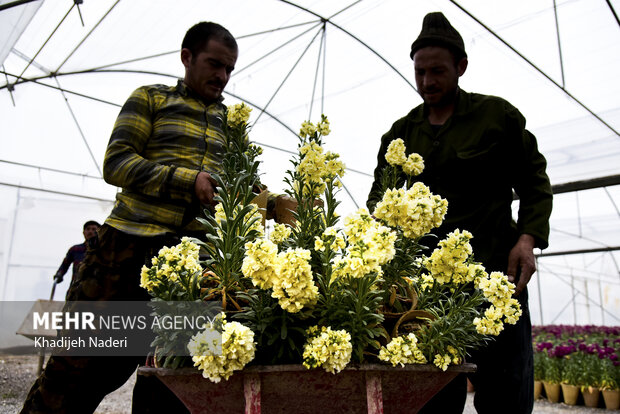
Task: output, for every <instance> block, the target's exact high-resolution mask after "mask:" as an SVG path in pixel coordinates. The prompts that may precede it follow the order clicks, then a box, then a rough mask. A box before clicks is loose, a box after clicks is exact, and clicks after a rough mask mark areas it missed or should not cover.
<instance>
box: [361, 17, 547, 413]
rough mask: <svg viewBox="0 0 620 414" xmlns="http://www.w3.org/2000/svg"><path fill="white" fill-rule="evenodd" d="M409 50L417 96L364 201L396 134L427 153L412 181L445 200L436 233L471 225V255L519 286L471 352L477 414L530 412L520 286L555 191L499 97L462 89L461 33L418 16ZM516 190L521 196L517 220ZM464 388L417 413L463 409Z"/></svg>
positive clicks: (386, 139)
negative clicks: (515, 317)
mask: <svg viewBox="0 0 620 414" xmlns="http://www.w3.org/2000/svg"><path fill="white" fill-rule="evenodd" d="M410 57H411V58H412V59H413V63H414V70H415V79H416V85H417V88H418V93H419V94H420V96H421V97H422V99H423V103H422V104H421V105H419V106H417V107H416V108H414V109H413V110H411V112H409V114H407V115H406V116H405V117H403V118H401V119H399V120H398V121H396V122H395V123H394V124H393V125H392V128H391V129H390V130H389V131H388V132H387V133H386V134H385V135H383V137H382V138H381V146H380V149H379V154H378V157H377V167H376V169H375V180H374V183H373V185H372V189H371V191H370V194H369V196H368V202H367V205H368V208H369V210H370V211H372V210H373V209H374V207H375V204H376V203H377V202H378V201H379V198H380V173H381V171H382V170H383V167H384V166H385V165H386V163H387V162H386V160H385V153H386V150H387V147H388V145H389V144H390V142H391V141H392V140H394V139H397V138H402V139H403V140H404V142H405V145H406V149H407V153H408V154H410V153H412V152H416V153H418V154H420V155H421V156H422V157H423V158H424V163H425V168H424V171H423V173H422V174H421V175H419V176H418V177H417V179H418V180H419V181H421V182H423V183H424V184H426V185H427V186H429V187H430V190H431V191H432V192H433V193H435V194H438V195H440V196H442V197H443V198H445V199H447V200H448V203H449V204H448V212H447V214H446V216H445V220H444V223H443V225H442V226H441V227H440V228H439V229H438V230H437V231H436V232H434V233H435V234H437V235H438V236H439V239H441V238H443V237H444V236H446V235H447V233H449V232H451V231H453V230H455V229H457V228H459V229H461V230H468V231H470V232H471V233H472V234H473V236H474V238H473V239H472V241H471V244H472V247H473V250H474V255H475V259H476V260H477V261H480V262H482V264H483V265H484V266H485V268H486V270H487V271H488V272H491V271H501V272H504V273H505V274H507V275H508V278H509V280H510V281H512V282H513V283H515V284H516V290H515V295H516V297H517V298H518V300H519V302H520V304H521V307H522V310H523V315H522V316H521V318H520V319H519V321H518V323H517V324H516V325H505V326H504V331H503V332H502V333H501V334H500V335H499V336H498V337H497V338H496V340H495V341H492V342H491V343H490V344H489V345H488V346H486V347H484V348H483V349H481V350H480V351H478V352H475V353H474V354H473V355H472V357H471V358H469V359H468V361H469V362H473V363H475V364H477V366H478V369H477V371H476V372H475V373H474V374H472V375H470V380H471V382H472V384H473V385H474V387H475V390H476V394H475V397H474V405H475V407H476V409H477V411H478V413H497V412H502V413H530V412H531V411H532V408H533V404H534V400H533V388H534V386H533V352H532V337H531V322H530V317H529V310H528V303H527V301H528V293H527V287H526V286H527V283H528V282H529V280H530V278H531V276H532V274H533V273H534V271H535V270H536V269H535V258H534V253H533V249H534V247H538V248H541V249H543V248H546V247H547V245H548V241H547V239H548V236H549V216H550V214H551V207H552V192H551V185H550V183H549V178H548V176H547V174H546V172H545V169H546V160H545V158H544V157H543V156H542V155H541V154H540V152H539V151H538V148H537V143H536V139H535V137H534V136H533V135H532V134H531V133H530V132H529V131H527V130H526V129H525V118H524V117H523V116H522V115H521V113H520V112H519V111H518V110H517V109H516V108H515V107H513V106H512V105H511V104H510V103H508V102H507V101H505V100H504V99H502V98H498V97H495V96H485V95H480V94H476V93H468V92H465V91H463V90H462V89H460V88H459V86H458V81H459V78H460V77H461V76H462V75H463V74H464V73H465V70H466V69H467V63H468V61H467V54H466V53H465V47H464V43H463V39H462V37H461V35H460V34H459V33H458V32H457V31H456V30H455V29H454V28H453V27H452V25H451V24H450V22H449V21H448V20H447V19H446V18H445V16H444V15H443V14H442V13H438V12H437V13H429V14H427V15H426V16H425V18H424V21H423V24H422V30H421V32H420V35H419V36H418V38H417V39H416V40H415V41H414V42H413V44H412V45H411V54H410ZM513 190H514V191H515V192H516V193H517V194H518V196H519V212H518V220H517V221H516V222H515V221H514V220H513V219H512V210H511V205H512V200H513ZM466 392H467V387H466V379H465V377H464V376H462V375H461V376H460V377H457V378H456V379H455V380H454V381H452V383H450V384H449V385H448V386H447V387H446V388H444V390H442V391H441V392H440V393H439V394H438V395H436V396H435V397H434V398H433V399H432V400H431V401H430V402H429V403H428V404H427V405H426V406H425V407H424V408H423V409H422V411H420V412H421V413H441V414H450V413H461V412H462V411H463V407H464V405H465V399H466ZM499 407H501V408H499Z"/></svg>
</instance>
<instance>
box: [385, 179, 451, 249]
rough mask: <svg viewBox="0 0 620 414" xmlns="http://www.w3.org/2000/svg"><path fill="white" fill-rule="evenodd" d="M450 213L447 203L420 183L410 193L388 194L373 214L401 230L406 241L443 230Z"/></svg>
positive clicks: (393, 191)
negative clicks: (440, 227) (445, 217)
mask: <svg viewBox="0 0 620 414" xmlns="http://www.w3.org/2000/svg"><path fill="white" fill-rule="evenodd" d="M447 211H448V202H447V201H446V200H445V199H443V198H441V197H440V196H438V195H434V194H432V193H431V191H430V190H429V188H428V187H427V186H425V185H424V184H422V183H421V182H416V183H415V184H413V186H412V187H411V188H410V189H408V190H405V189H403V188H399V189H389V190H387V191H386V192H385V194H384V195H383V198H382V199H381V201H380V202H378V203H377V205H376V206H375V211H374V213H373V214H374V216H375V217H377V218H378V219H380V220H383V221H384V222H386V223H387V225H388V226H390V227H400V228H401V229H402V231H403V234H404V236H405V237H408V238H411V239H417V238H419V237H422V236H423V235H425V234H427V233H428V232H430V231H431V230H432V229H434V228H436V227H439V226H440V225H441V223H443V218H444V216H445V215H446V212H447Z"/></svg>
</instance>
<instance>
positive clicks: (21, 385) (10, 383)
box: [0, 355, 135, 414]
mask: <svg viewBox="0 0 620 414" xmlns="http://www.w3.org/2000/svg"><path fill="white" fill-rule="evenodd" d="M38 361H39V358H38V357H37V356H32V355H0V414H14V413H18V412H19V411H20V410H21V407H22V404H23V402H24V398H25V397H26V394H27V393H28V391H29V390H30V387H31V386H32V384H33V383H34V381H35V379H36V377H37V368H38ZM134 382H135V374H134V376H133V377H131V378H130V379H129V380H128V381H127V383H126V384H125V385H123V386H122V387H121V388H119V389H118V390H116V391H115V392H114V393H112V394H109V395H108V396H107V397H106V398H105V399H104V400H103V401H102V402H101V404H100V405H99V407H98V408H97V411H96V412H95V413H97V414H104V413H105V414H128V413H131V391H132V389H133V384H134Z"/></svg>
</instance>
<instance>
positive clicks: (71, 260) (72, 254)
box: [54, 220, 101, 292]
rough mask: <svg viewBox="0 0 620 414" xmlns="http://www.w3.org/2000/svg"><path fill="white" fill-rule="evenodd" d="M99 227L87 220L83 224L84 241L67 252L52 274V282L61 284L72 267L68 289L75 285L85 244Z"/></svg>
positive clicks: (95, 233)
mask: <svg viewBox="0 0 620 414" xmlns="http://www.w3.org/2000/svg"><path fill="white" fill-rule="evenodd" d="M100 226H101V225H100V224H99V223H97V222H96V221H94V220H88V221H87V222H86V223H84V226H83V229H82V234H83V235H84V241H83V242H82V243H80V244H76V245H74V246H71V248H69V250H68V251H67V255H66V256H65V258H64V260H63V261H62V263H61V264H60V267H59V268H58V270H57V271H56V274H54V280H55V281H56V283H62V281H63V278H64V276H65V273H67V270H69V266H73V269H72V276H71V283H70V284H69V287H71V285H73V284H74V283H75V281H76V279H77V275H78V269H79V267H80V263H82V260H84V255H85V254H86V244H87V242H88V240H89V239H91V238H93V237H95V236H96V235H97V230H99V227H100ZM68 291H69V289H67V292H68Z"/></svg>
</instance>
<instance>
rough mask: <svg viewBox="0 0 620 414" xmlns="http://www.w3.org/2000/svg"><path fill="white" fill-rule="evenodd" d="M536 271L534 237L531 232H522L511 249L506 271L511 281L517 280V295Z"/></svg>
mask: <svg viewBox="0 0 620 414" xmlns="http://www.w3.org/2000/svg"><path fill="white" fill-rule="evenodd" d="M535 271H536V260H535V259H534V237H532V236H531V235H529V234H522V235H521V237H519V240H517V243H516V244H515V245H514V247H513V248H512V250H510V255H509V256H508V271H507V272H506V273H508V275H507V276H508V280H509V281H510V282H512V283H515V280H517V282H516V287H515V296H516V295H518V294H519V293H521V291H522V290H523V289H525V287H526V286H527V284H528V282H529V281H530V279H531V278H532V275H533V274H534V272H535Z"/></svg>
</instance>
